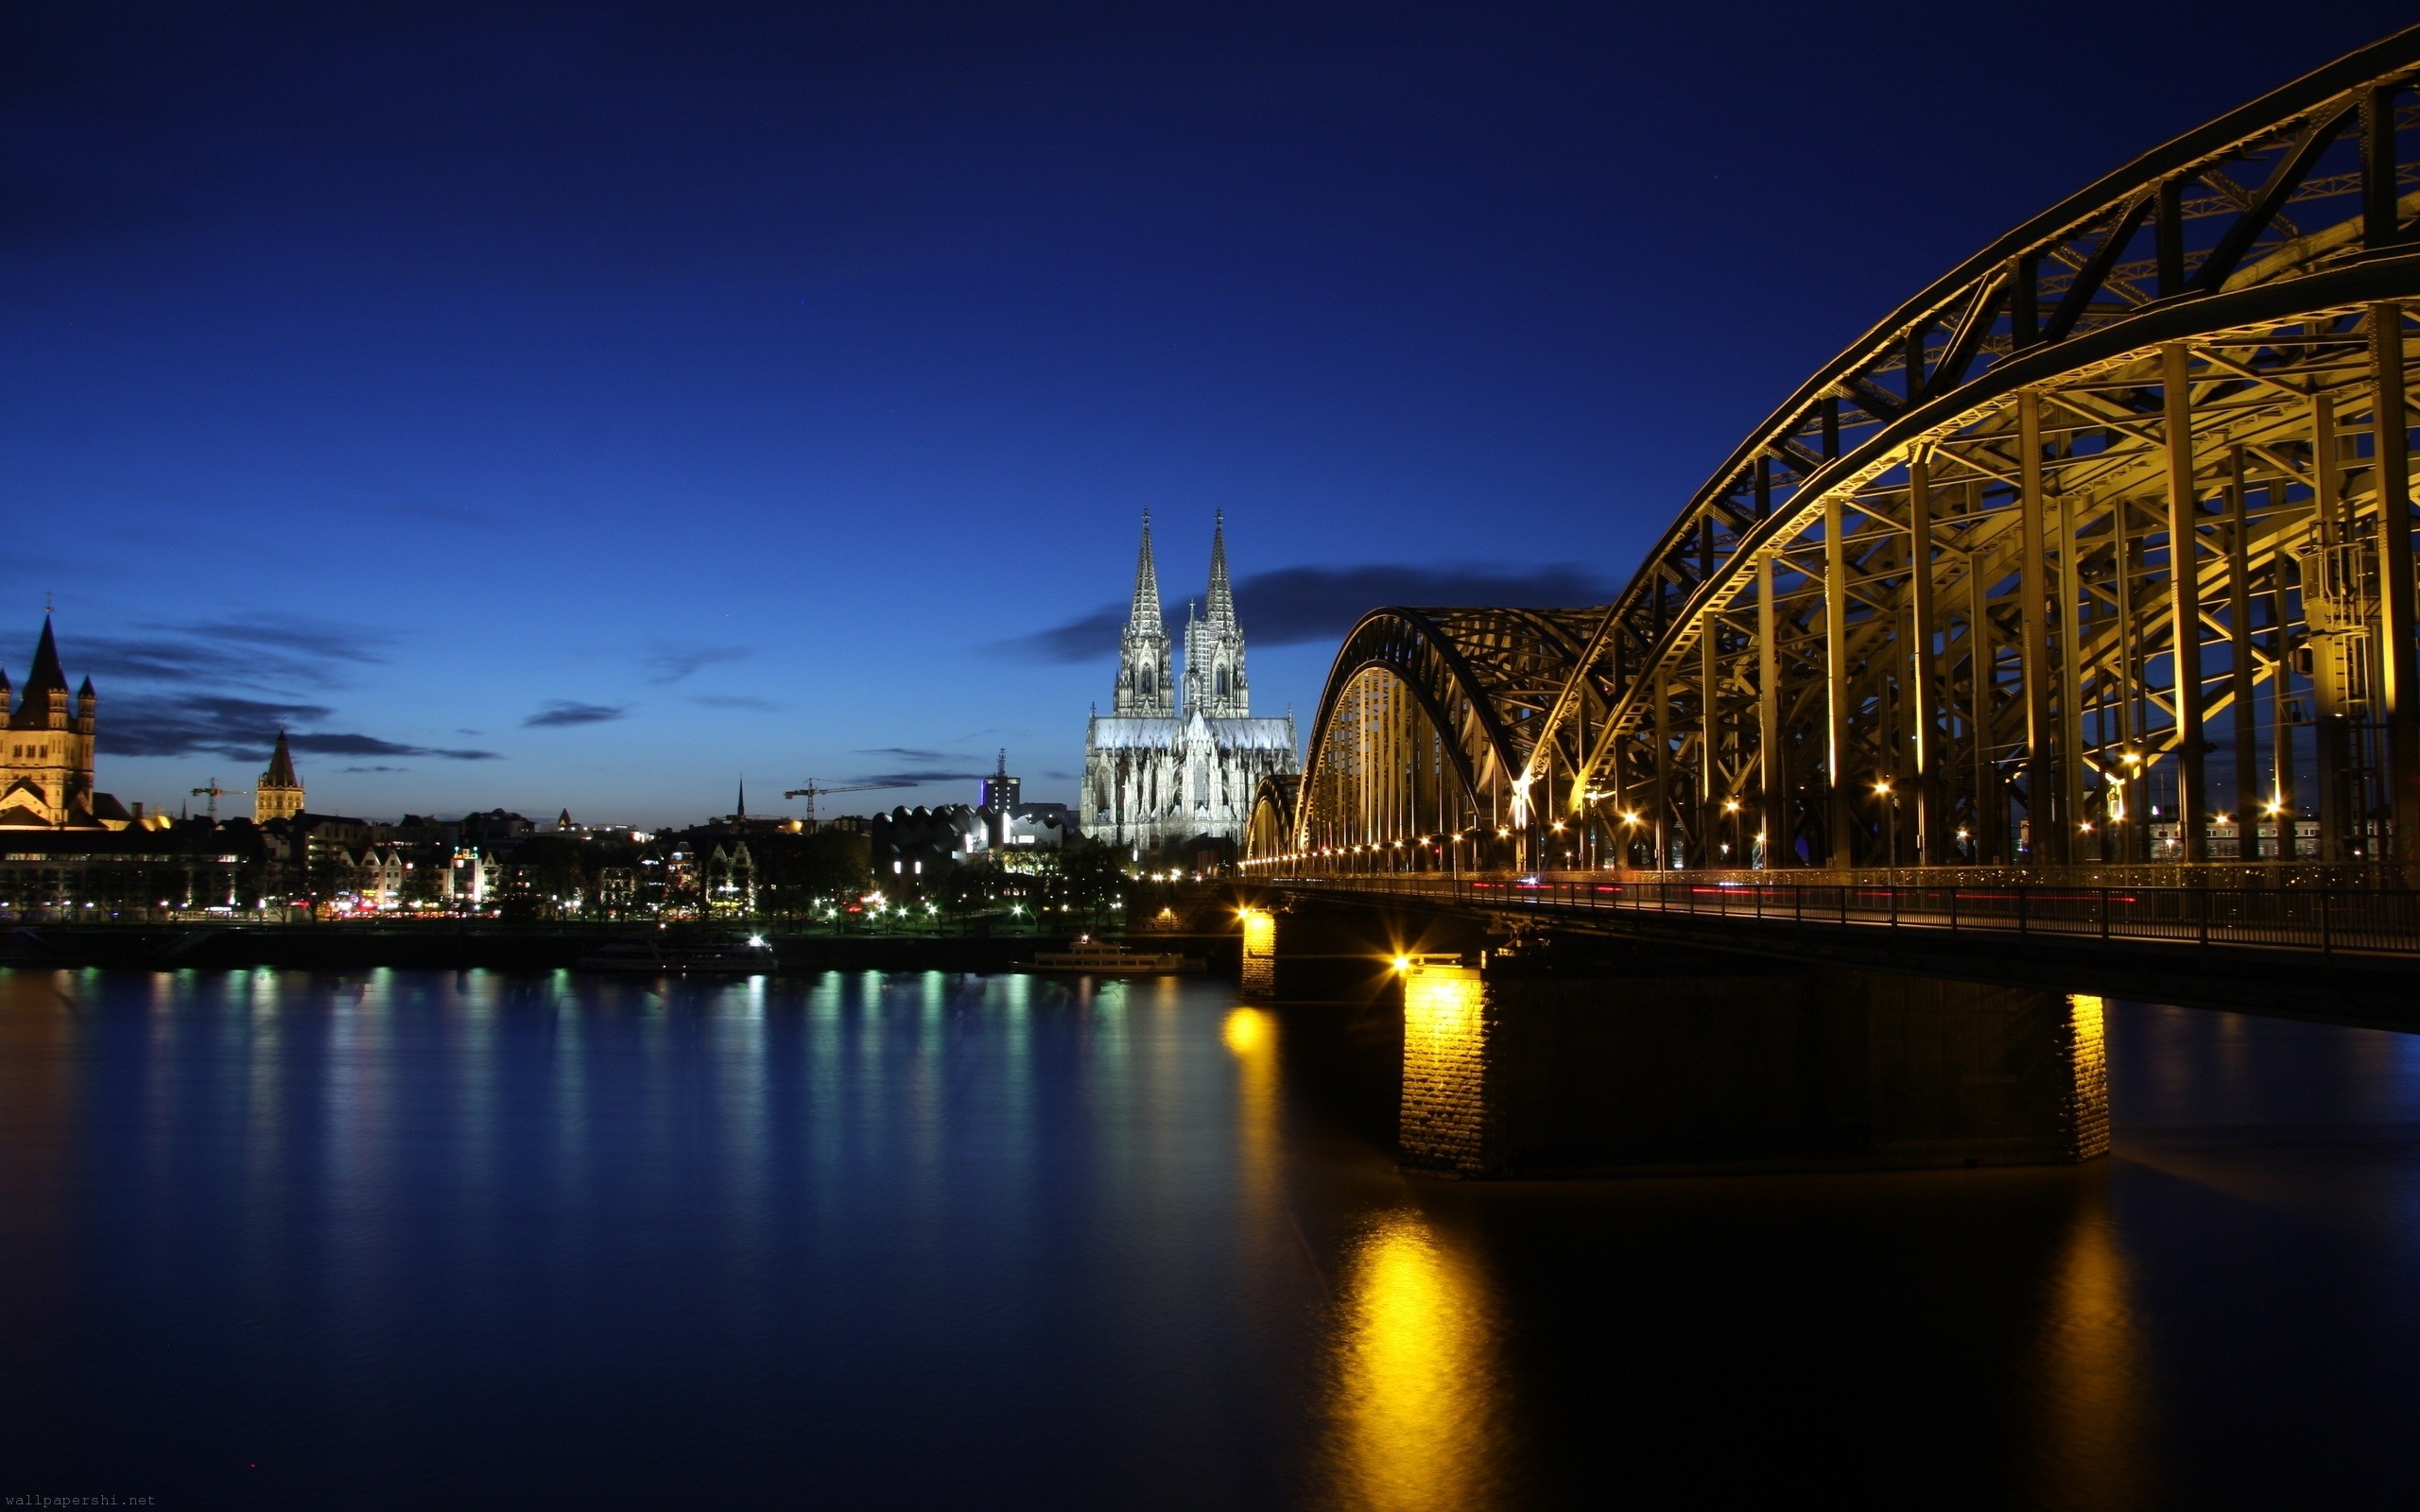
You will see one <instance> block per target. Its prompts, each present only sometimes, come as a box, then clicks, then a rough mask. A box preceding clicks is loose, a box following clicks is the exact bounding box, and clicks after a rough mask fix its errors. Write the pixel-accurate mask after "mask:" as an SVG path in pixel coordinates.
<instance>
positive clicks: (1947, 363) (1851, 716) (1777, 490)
mask: <svg viewBox="0 0 2420 1512" xmlns="http://www.w3.org/2000/svg"><path fill="white" fill-rule="evenodd" d="M2415 80H2420V27H2415V28H2412V29H2411V30H2408V31H2405V32H2401V33H2398V34H2396V35H2394V36H2393V37H2389V38H2387V39H2385V40H2383V41H2381V42H2379V43H2375V44H2373V45H2371V46H2369V47H2366V48H2363V49H2361V50H2360V51H2359V52H2356V53H2354V54H2351V55H2349V56H2347V57H2345V58H2343V59H2341V60H2338V61H2336V62H2334V63H2331V64H2329V65H2328V66H2326V67H2325V68H2322V69H2320V70H2318V71H2317V72H2315V73H2313V74H2311V75H2309V76H2308V77H2305V78H2302V79H2300V80H2297V81H2296V82H2294V83H2292V84H2290V85H2288V86H2287V87H2285V88H2283V89H2280V90H2278V91H2276V92H2274V93H2273V94H2269V95H2267V96H2264V97H2263V98H2261V99H2258V100H2256V101H2254V102H2252V103H2251V104H2249V105H2246V106H2244V107H2242V108H2241V109H2239V110H2237V111H2235V112H2230V113H2229V114H2227V115H2225V116H2222V117H2221V118H2220V119H2219V120H2217V121H2214V122H2212V123H2210V124H2209V125H2207V126H2205V127H2203V128H2202V129H2199V130H2196V131H2192V132H2189V133H2187V135H2185V136H2183V137H2180V138H2178V139H2177V140H2176V141H2174V142H2171V143H2169V144H2168V145H2167V146H2163V147H2161V148H2159V149H2157V150H2156V151H2153V152H2152V153H2149V154H2147V155H2145V156H2144V157H2142V158H2140V159H2138V160H2137V161H2136V162H2135V163H2131V164H2129V165H2128V166H2127V167H2125V168H2122V169H2120V170H2118V172H2116V173H2113V174H2111V175H2109V176H2107V177H2106V178H2104V179H2102V180H2100V181H2099V182H2098V183H2095V184H2094V185H2092V186H2091V187H2089V188H2087V189H2085V190H2083V192H2081V193H2079V194H2077V195H2075V196H2073V197H2071V198H2068V199H2067V200H2066V201H2064V202H2062V203H2061V204H2059V205H2057V206H2054V207H2053V208H2052V209H2050V210H2048V211H2047V212H2045V213H2044V214H2043V215H2039V216H2036V217H2035V218H2034V219H2033V220H2031V221H2029V222H2027V223H2026V224H2025V225H2023V226H2021V227H2019V228H2017V229H2016V230H2015V231H2013V232H2010V233H2009V234H2007V235H2006V236H2003V237H2002V238H2000V239H1999V240H1998V241H1997V242H1996V243H1994V244H1993V245H1992V246H1990V247H1988V248H1985V249H1983V250H1982V251H1980V252H1979V253H1977V254H1976V255H1975V256H1974V257H1972V258H1970V259H1968V260H1967V261H1966V262H1965V263H1964V264H1962V265H1961V266H1959V267H1958V268H1956V269H1954V270H1952V271H1951V272H1950V273H1948V274H1946V275H1945V276H1944V277H1943V278H1941V279H1940V280H1938V281H1936V282H1935V283H1933V284H1931V285H1930V286H1928V287H1927V288H1926V289H1925V290H1923V291H1922V292H1921V293H1919V294H1917V295H1916V296H1915V297H1914V298H1912V299H1910V300H1909V301H1907V302H1906V303H1904V304H1902V305H1901V306H1900V307H1899V308H1898V309H1896V310H1894V311H1893V312H1892V313H1891V314H1890V315H1889V316H1888V317H1886V318H1884V319H1883V320H1882V321H1880V322H1879V323H1878V324H1876V326H1875V327H1874V328H1873V329H1872V330H1871V331H1869V332H1868V333H1867V334H1866V335H1864V336H1862V337H1860V338H1859V339H1858V342H1856V343H1855V344H1853V345H1852V346H1851V347H1850V348H1849V349H1848V350H1847V351H1845V352H1842V353H1841V355H1840V356H1839V357H1837V358H1835V359H1834V360H1833V361H1832V362H1830V363H1829V364H1827V365H1825V366H1824V368H1823V369H1821V370H1819V371H1818V372H1816V373H1815V374H1814V375H1813V376H1811V377H1809V378H1808V379H1807V380H1806V382H1805V383H1804V384H1802V385H1801V386H1800V387H1799V388H1798V390H1797V391H1796V392H1795V393H1793V394H1792V395H1791V396H1790V397H1789V400H1788V401H1787V402H1786V403H1785V404H1783V405H1782V406H1781V407H1780V408H1779V409H1777V410H1775V411H1774V412H1773V414H1772V416H1771V417H1769V418H1768V419H1767V420H1766V421H1764V423H1762V424H1761V425H1759V426H1758V427H1756V429H1755V431H1753V432H1752V433H1751V434H1750V435H1749V436H1748V437H1747V438H1746V439H1744V440H1743V441H1741V442H1740V444H1739V445H1738V446H1737V448H1736V449H1735V450H1734V451H1733V452H1732V454H1731V455H1729V456H1728V457H1727V458H1725V459H1724V461H1723V463H1722V465H1721V466H1720V468H1719V469H1717V471H1716V472H1715V473H1714V475H1713V477H1712V478H1711V479H1710V480H1709V481H1708V482H1707V483H1706V484H1705V485H1704V486H1703V488H1701V489H1700V490H1698V491H1697V493H1696V494H1694V495H1693V496H1692V497H1691V498H1690V499H1689V500H1688V502H1687V504H1686V506H1685V507H1684V508H1683V509H1682V510H1681V512H1680V514H1679V516H1678V517H1677V518H1676V519H1675V520H1674V522H1673V523H1672V524H1671V525H1670V526H1669V528H1668V529H1667V530H1666V531H1665V532H1664V534H1663V536H1662V538H1661V539H1660V540H1659V541H1657V542H1656V543H1655V545H1654V546H1653V548H1652V549H1651V551H1650V552H1649V553H1648V555H1647V558H1646V560H1645V562H1644V564H1643V565H1642V566H1641V567H1640V569H1639V571H1638V572H1637V574H1636V575H1635V576H1634V577H1633V579H1632V580H1631V582H1630V583H1629V584H1628V586H1627V587H1626V588H1625V589H1624V590H1623V592H1622V593H1621V595H1620V596H1619V597H1618V598H1617V599H1616V601H1615V602H1614V603H1613V604H1612V605H1610V606H1606V607H1604V608H1602V609H1600V610H1585V611H1574V610H1562V611H1541V610H1454V611H1443V610H1421V611H1413V610H1380V611H1377V612H1376V613H1374V614H1372V615H1371V616H1369V617H1367V618H1365V619H1364V620H1363V621H1362V622H1361V624H1360V625H1359V626H1357V627H1355V630H1354V633H1353V636H1352V637H1349V638H1348V640H1347V643H1346V647H1345V650H1344V652H1343V653H1342V654H1340V657H1339V658H1338V661H1337V663H1336V669H1335V671H1334V672H1332V673H1331V676H1330V678H1329V681H1328V685H1327V688H1326V691H1325V693H1324V694H1323V696H1322V702H1321V708H1320V713H1319V717H1318V719H1317V721H1316V722H1315V724H1314V726H1313V732H1312V744H1311V749H1310V753H1309V758H1308V762H1307V764H1306V780H1305V785H1304V789H1303V797H1302V799H1301V801H1300V803H1299V804H1298V805H1297V809H1296V812H1295V815H1294V822H1293V825H1292V829H1291V845H1290V853H1292V854H1294V855H1296V856H1300V855H1302V854H1304V853H1305V852H1311V851H1321V850H1327V849H1332V848H1337V847H1342V846H1365V845H1369V844H1371V843H1373V842H1391V841H1392V839H1393V838H1394V837H1395V836H1394V835H1393V834H1392V833H1382V826H1380V825H1379V824H1378V823H1377V822H1375V816H1377V815H1378V814H1379V813H1380V812H1381V811H1382V807H1383V806H1382V805H1381V806H1378V807H1374V806H1373V799H1372V797H1371V795H1372V794H1374V793H1384V792H1386V791H1388V790H1389V789H1390V784H1391V783H1394V782H1399V781H1401V780H1402V779H1401V778H1399V777H1398V776H1395V775H1392V774H1389V773H1384V772H1377V771H1370V772H1366V773H1365V772H1362V771H1361V770H1360V765H1361V764H1364V763H1366V762H1367V761H1368V760H1370V759H1372V757H1373V756H1374V754H1375V752H1374V750H1372V749H1370V748H1366V747H1357V748H1356V749H1355V750H1354V751H1353V752H1351V753H1349V754H1348V753H1345V752H1343V751H1331V750H1330V749H1329V748H1328V746H1329V743H1330V741H1331V740H1332V738H1334V735H1335V733H1336V732H1339V731H1343V730H1349V729H1351V727H1352V724H1353V717H1361V718H1365V719H1366V718H1367V717H1368V714H1367V712H1366V710H1364V709H1363V708H1362V707H1361V703H1362V701H1363V700H1365V699H1366V698H1367V697H1368V694H1367V693H1366V692H1365V693H1361V694H1357V693H1356V692H1355V691H1354V690H1355V689H1356V687H1357V686H1361V683H1360V680H1359V679H1364V678H1366V677H1369V676H1371V675H1372V674H1373V673H1374V672H1377V671H1380V670H1381V669H1383V670H1384V671H1385V672H1386V673H1387V674H1388V675H1391V676H1392V677H1393V678H1394V679H1395V680H1396V681H1397V682H1399V683H1400V684H1401V685H1402V686H1404V687H1406V688H1408V689H1418V690H1421V692H1418V693H1415V694H1414V695H1413V696H1412V700H1411V701H1412V704H1413V705H1414V706H1415V707H1416V708H1417V709H1418V711H1419V713H1421V714H1423V715H1424V716H1426V718H1427V719H1428V720H1429V721H1430V722H1431V724H1432V727H1433V728H1434V729H1436V730H1439V731H1441V732H1445V733H1447V734H1449V735H1450V737H1451V738H1450V739H1448V740H1446V741H1445V742H1444V744H1445V745H1446V746H1448V747H1451V749H1452V750H1454V751H1455V752H1456V753H1458V759H1459V761H1460V763H1461V765H1456V766H1455V767H1454V775H1455V777H1456V778H1457V780H1458V781H1459V782H1461V785H1462V790H1463V792H1464V793H1465V795H1466V796H1467V797H1468V798H1469V799H1470V806H1471V809H1472V811H1473V812H1477V811H1478V810H1479V809H1480V808H1483V807H1484V808H1486V809H1487V812H1489V813H1491V814H1493V815H1496V816H1500V822H1501V824H1502V825H1503V826H1504V827H1507V828H1512V829H1514V830H1516V831H1517V832H1518V833H1519V835H1520V836H1521V838H1522V841H1523V850H1522V852H1521V854H1522V857H1523V858H1524V860H1525V861H1526V862H1528V863H1530V864H1534V863H1535V862H1536V861H1538V860H1541V859H1551V858H1555V857H1557V856H1558V854H1559V851H1560V850H1563V849H1567V848H1568V847H1569V842H1568V841H1565V842H1564V846H1563V847H1561V848H1559V847H1558V846H1557V844H1556V842H1554V841H1552V840H1551V839H1549V838H1548V832H1549V831H1550V830H1553V829H1555V828H1556V827H1564V828H1567V829H1568V830H1569V831H1571V832H1573V833H1579V834H1582V835H1585V836H1586V837H1587V844H1586V846H1585V847H1584V848H1583V849H1584V851H1585V853H1586V854H1588V855H1591V856H1599V855H1601V856H1603V857H1605V858H1606V859H1609V860H1627V861H1629V862H1632V863H1634V864H1640V865H1646V864H1654V865H1686V866H1719V865H1723V864H1726V863H1728V864H1732V865H1743V864H1755V865H1763V866H1775V867H1779V866H1797V865H1817V866H1833V867H1852V866H1882V865H1889V866H1922V865H1954V864H1960V863H1967V864H2027V865H2035V866H2040V865H2056V864H2062V863H2091V864H2094V865H2105V864H2108V863H2112V862H2140V861H2171V860H2172V861H2180V862H2200V861H2204V860H2211V859H2224V858H2226V857H2227V856H2229V855H2233V856H2236V857H2237V858H2238V859H2243V860H2253V859H2264V858H2265V859H2274V860H2280V861H2286V860H2298V861H2315V862H2331V863H2340V864H2347V863H2357V862H2358V863H2367V862H2375V861H2377V860H2380V859H2384V858H2387V857H2390V856H2393V857H2395V858H2397V859H2400V860H2402V861H2404V862H2406V863H2411V862H2420V656H2415V648H2416V646H2420V636H2416V635H2415V627H2414V610H2415V603H2414V599H2415V592H2414V566H2413V545H2412V522H2411V482H2410V435H2411V420H2412V415H2411V393H2410V391H2409V390H2410V385H2409V383H2408V381H2407V374H2408V372H2409V369H2410V368H2411V364H2412V362H2413V360H2414V358H2415V356H2420V329H2415V325H2414V321H2413V319H2412V312H2413V310H2414V308H2415V307H2420V227H2416V226H2415V217H2420V151H2415V146H2420V143H2415V140H2414V139H2415V137H2420V99H2415ZM2381 417H2383V421H2382V420H2381ZM1449 616H1450V617H1453V618H1454V623H1455V624H1456V625H1458V626H1459V625H1465V624H1468V625H1485V626H1488V627H1491V629H1492V631H1493V633H1494V634H1495V635H1498V636H1501V637H1509V638H1514V639H1517V638H1520V637H1523V636H1529V637H1533V644H1530V645H1529V646H1527V647H1526V648H1521V647H1515V646H1513V645H1511V644H1505V645H1502V646H1492V649H1491V655H1490V657H1489V658H1484V659H1476V658H1472V657H1470V656H1467V655H1464V656H1462V657H1461V661H1460V662H1455V661H1454V659H1453V658H1452V657H1449V656H1447V655H1446V654H1445V653H1446V651H1447V650H1449V649H1451V650H1455V651H1459V650H1460V649H1461V641H1460V640H1459V639H1458V637H1457V635H1455V634H1448V633H1443V631H1444V625H1445V620H1446V619H1447V618H1448V617H1449ZM1423 627H1433V628H1423ZM1390 637H1393V638H1395V641H1390V639H1389V638H1390ZM1424 638H1426V639H1424ZM1432 639H1433V640H1439V641H1440V644H1438V645H1437V646H1436V647H1435V648H1434V649H1430V648H1428V646H1427V644H1426V641H1427V640H1432ZM1396 641H1400V642H1401V644H1395V643H1396ZM1424 657H1426V658H1428V661H1426V662H1424V661H1423V660H1422V659H1423V658H1424ZM1550 667H1559V668H1560V669H1561V671H1560V675H1559V679H1558V680H1557V682H1556V685H1555V686H1554V687H1553V688H1552V689H1551V690H1550V691H1544V692H1542V691H1541V686H1540V684H1541V674H1542V673H1543V672H1544V671H1545V670H1546V669H1547V668H1550ZM1449 668H1451V669H1454V670H1453V671H1452V675H1450V676H1449V675H1447V669H1449ZM1424 696H1425V699H1426V701H1424ZM1457 697H1458V698H1460V699H1461V702H1460V703H1456V702H1454V701H1453V699H1455V698H1457ZM1355 738H1358V736H1357V735H1356V736H1355ZM1414 759H1415V760H1416V759H1417V758H1414ZM1407 771H1408V768H1407ZM1323 773H1333V775H1328V776H1323V775H1322V774H1323ZM1322 783H1324V784H1326V785H1324V786H1323V785H1322ZM1532 796H1534V797H1535V799H1537V801H1535V802H1530V801H1529V799H1530V798H1531V797H1532ZM1481 799H1486V802H1485V803H1484V804H1482V802H1481V801H1480V800H1481ZM1356 804H1358V805H1360V808H1359V809H1358V810H1355V809H1354V805H1356ZM2304 816H2308V820H2307V821H2304ZM2298 821H2301V822H2298ZM1388 822H1391V823H1396V824H1398V825H1400V823H1401V822H1402V821H1400V820H1391V821H1388ZM1442 827H1443V826H1437V827H1436V828H1442ZM1415 828H1416V826H1415ZM1429 833H1435V830H1434V828H1432V829H1431V831H1430V832H1429ZM1255 860H1257V861H1259V862H1261V863H1262V864H1265V865H1266V864H1275V860H1276V857H1275V856H1274V855H1272V854H1271V853H1270V852H1268V851H1260V850H1259V849H1258V848H1255Z"/></svg>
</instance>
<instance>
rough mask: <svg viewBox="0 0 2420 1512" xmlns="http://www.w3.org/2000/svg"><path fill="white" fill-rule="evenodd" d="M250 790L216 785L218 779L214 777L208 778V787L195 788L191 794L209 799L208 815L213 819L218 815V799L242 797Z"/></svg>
mask: <svg viewBox="0 0 2420 1512" xmlns="http://www.w3.org/2000/svg"><path fill="white" fill-rule="evenodd" d="M249 792H251V788H249V787H221V786H219V785H218V779H216V778H215V777H214V778H212V779H211V780H210V785H209V786H208V787H197V788H195V789H194V790H193V796H194V797H196V798H207V799H210V816H211V818H213V819H214V820H215V819H216V818H217V817H218V800H219V799H222V798H242V797H243V796H244V795H245V794H247V793H249Z"/></svg>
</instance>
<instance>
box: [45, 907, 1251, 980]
mask: <svg viewBox="0 0 2420 1512" xmlns="http://www.w3.org/2000/svg"><path fill="white" fill-rule="evenodd" d="M638 933H640V931H636V930H609V929H598V928H568V929H567V928H563V927H561V926H548V925H528V924H500V923H495V922H493V921H489V920H473V919H462V920H444V921H436V920H428V921H420V922H414V923H409V924H354V923H343V924H230V925H210V924H199V925H195V924H185V925H141V924H23V925H12V926H9V927H8V928H5V929H0V967H17V968H31V969H61V968H77V967H109V968H118V969H124V970H133V971H230V970H238V969H243V968H248V967H256V966H259V967H279V968H285V969H292V970H302V971H360V970H366V969H370V968H375V967H382V966H383V967H394V968H398V969H413V970H420V971H471V970H488V971H560V970H564V969H568V968H572V967H575V966H577V965H578V963H579V959H580V958H581V957H582V956H585V955H589V954H594V953H595V952H596V950H597V948H598V947H600V946H602V945H603V944H605V943H606V942H607V941H609V940H613V939H621V938H629V937H631V936H634V935H636V934H638ZM767 937H768V939H769V941H770V943H771V944H772V947H773V951H774V954H775V955H776V956H777V957H778V958H779V959H780V961H781V968H780V970H781V971H783V972H784V973H785V974H787V973H790V972H797V971H1014V970H1016V969H1017V968H1019V967H1021V966H1025V965H1028V964H1029V963H1030V962H1031V961H1032V959H1033V955H1034V953H1035V952H1036V951H1042V950H1052V949H1056V948H1058V947H1060V946H1062V945H1064V944H1065V943H1066V942H1067V939H1068V936H1063V935H1012V936H1011V935H929V936H921V935H783V934H779V933H772V932H769V933H768V935H767ZM1150 944H1151V945H1152V946H1153V947H1154V948H1157V949H1167V950H1180V951H1182V952H1184V954H1187V955H1194V956H1201V957H1204V958H1206V959H1208V960H1209V961H1210V963H1211V965H1212V966H1213V967H1214V968H1217V969H1220V970H1226V971H1233V970H1234V969H1235V966H1236V957H1237V956H1238V954H1239V953H1240V950H1241V947H1240V945H1239V944H1238V943H1237V942H1236V939H1235V938H1234V936H1227V935H1198V936H1197V935H1161V934H1156V933H1155V934H1153V935H1151V936H1150Z"/></svg>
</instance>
